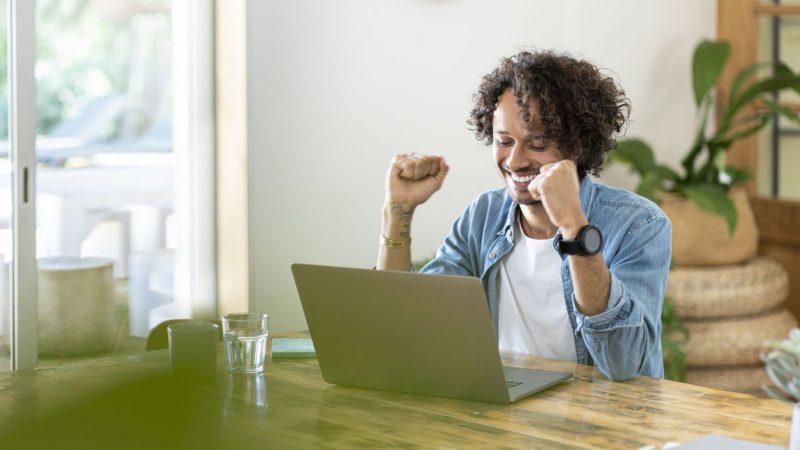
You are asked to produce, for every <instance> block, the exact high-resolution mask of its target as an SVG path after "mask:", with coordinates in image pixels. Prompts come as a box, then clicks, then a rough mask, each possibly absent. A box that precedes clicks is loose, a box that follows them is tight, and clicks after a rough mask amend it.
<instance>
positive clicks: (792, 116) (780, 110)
mask: <svg viewBox="0 0 800 450" xmlns="http://www.w3.org/2000/svg"><path fill="white" fill-rule="evenodd" d="M763 102H764V104H765V105H766V106H767V108H769V110H770V111H772V112H773V113H775V114H778V115H781V116H784V117H786V118H787V119H789V120H793V121H795V122H800V116H798V115H797V113H796V112H794V111H792V110H791V109H789V108H787V107H785V106H782V105H779V104H778V103H776V102H773V101H772V100H767V99H763Z"/></svg>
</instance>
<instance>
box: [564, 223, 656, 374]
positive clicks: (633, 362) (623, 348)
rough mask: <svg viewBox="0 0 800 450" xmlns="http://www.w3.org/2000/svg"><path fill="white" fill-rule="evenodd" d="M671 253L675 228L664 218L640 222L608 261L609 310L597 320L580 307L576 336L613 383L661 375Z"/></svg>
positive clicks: (575, 307) (573, 301)
mask: <svg viewBox="0 0 800 450" xmlns="http://www.w3.org/2000/svg"><path fill="white" fill-rule="evenodd" d="M671 252H672V226H671V224H670V223H669V220H668V219H667V218H666V217H665V216H657V217H655V218H652V219H651V220H648V221H647V222H645V223H643V224H640V225H639V226H637V227H635V228H634V229H632V230H629V232H628V233H627V234H626V235H625V238H624V239H623V242H622V244H621V245H620V248H619V250H618V251H617V253H616V255H615V256H614V257H613V259H612V260H611V261H610V262H608V261H607V264H608V266H609V271H610V272H611V287H610V290H609V297H608V306H607V308H606V310H605V311H603V312H601V313H600V314H597V315H594V316H586V315H584V314H582V313H580V311H579V310H578V308H577V305H576V303H575V296H574V294H573V296H572V306H573V311H574V312H575V317H576V322H577V324H576V325H577V326H576V328H575V333H577V334H578V335H579V336H580V337H581V338H582V339H583V341H584V343H585V344H586V347H587V349H588V351H589V354H590V355H591V357H592V360H593V361H594V365H595V366H596V367H597V368H598V369H599V370H600V371H601V372H602V373H603V374H604V375H605V376H607V377H608V378H610V379H612V380H626V379H629V378H632V377H634V376H637V375H649V376H656V377H663V374H664V365H663V360H662V353H661V307H662V303H663V299H664V289H665V285H666V279H667V273H668V271H669V263H670V258H671Z"/></svg>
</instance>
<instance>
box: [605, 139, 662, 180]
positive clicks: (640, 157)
mask: <svg viewBox="0 0 800 450" xmlns="http://www.w3.org/2000/svg"><path fill="white" fill-rule="evenodd" d="M609 159H610V160H611V161H617V162H621V163H625V164H628V165H630V166H631V167H632V168H633V169H634V170H635V171H636V172H637V173H638V174H639V175H641V176H644V175H645V174H646V173H648V172H651V171H653V170H655V167H656V158H655V156H653V150H652V149H651V148H650V146H649V145H647V143H645V142H644V141H642V140H640V139H625V140H623V141H620V142H618V143H617V148H616V149H614V151H613V152H611V154H610V156H609Z"/></svg>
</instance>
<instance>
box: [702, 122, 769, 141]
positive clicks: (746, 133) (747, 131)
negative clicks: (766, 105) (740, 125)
mask: <svg viewBox="0 0 800 450" xmlns="http://www.w3.org/2000/svg"><path fill="white" fill-rule="evenodd" d="M770 119H771V117H770V116H769V114H756V115H755V116H753V117H752V119H749V120H755V122H756V123H755V125H751V126H750V127H748V128H745V129H744V130H742V131H737V132H736V133H733V134H731V135H726V136H717V137H715V138H714V139H712V140H711V141H710V142H713V143H715V144H718V145H724V146H726V147H727V146H729V145H731V143H732V142H733V141H735V140H737V139H741V138H743V137H747V136H750V135H751V134H753V133H756V132H757V131H758V130H760V129H762V128H764V127H765V126H766V125H767V124H768V123H769V120H770Z"/></svg>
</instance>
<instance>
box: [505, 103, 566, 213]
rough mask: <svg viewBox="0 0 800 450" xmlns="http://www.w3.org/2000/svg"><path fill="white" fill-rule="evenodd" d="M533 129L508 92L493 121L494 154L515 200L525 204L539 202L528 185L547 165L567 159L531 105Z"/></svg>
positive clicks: (509, 191)
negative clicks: (548, 135) (545, 130)
mask: <svg viewBox="0 0 800 450" xmlns="http://www.w3.org/2000/svg"><path fill="white" fill-rule="evenodd" d="M530 113H531V114H530V117H531V122H532V125H533V126H532V127H528V124H527V123H525V120H524V119H523V117H522V110H521V109H520V106H519V105H518V104H517V98H516V97H515V96H514V94H513V93H512V92H511V90H510V89H507V90H506V91H505V92H504V93H503V95H501V96H500V99H499V100H498V102H497V109H495V111H494V119H493V121H492V129H493V141H492V154H493V155H494V160H495V162H496V163H497V169H498V170H499V171H500V176H501V177H502V178H503V181H505V183H506V188H507V189H508V193H509V194H510V195H511V198H513V199H514V201H516V202H517V203H519V204H521V205H533V204H537V203H539V201H538V200H534V199H533V198H532V197H531V194H530V193H529V192H528V183H530V182H531V181H532V180H533V178H534V177H535V176H536V175H537V174H538V173H539V168H540V167H542V166H543V165H545V164H550V163H554V162H558V161H561V160H562V159H564V157H563V156H562V154H561V151H560V150H559V149H558V146H557V144H555V143H554V142H552V141H551V140H549V139H546V138H545V136H544V126H543V125H542V122H541V120H540V118H539V113H538V112H537V111H536V108H535V105H531V111H530Z"/></svg>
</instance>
